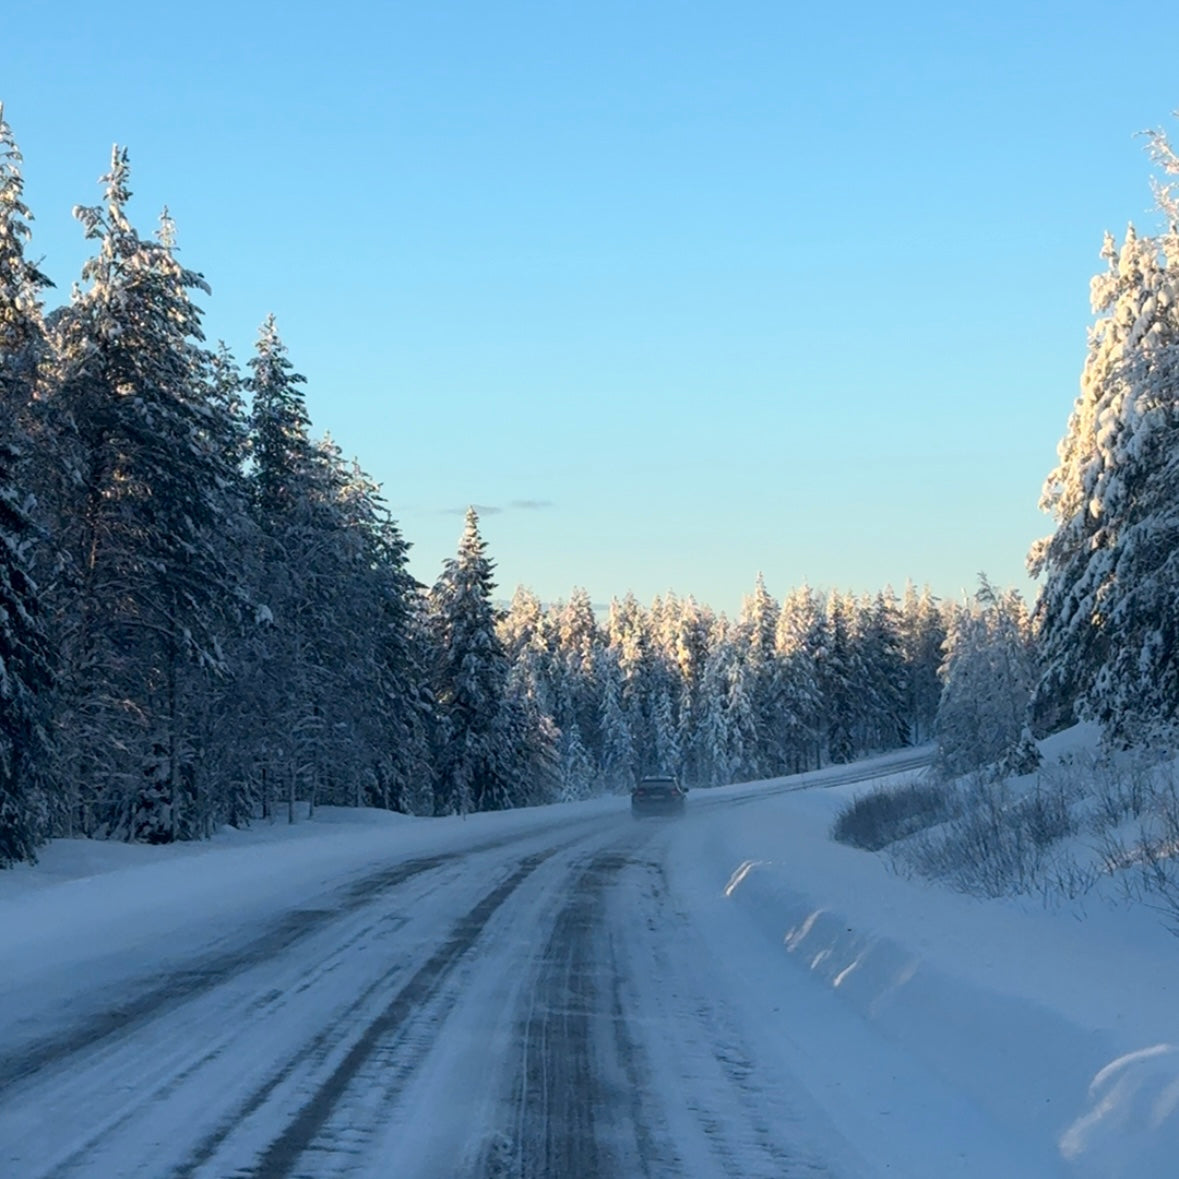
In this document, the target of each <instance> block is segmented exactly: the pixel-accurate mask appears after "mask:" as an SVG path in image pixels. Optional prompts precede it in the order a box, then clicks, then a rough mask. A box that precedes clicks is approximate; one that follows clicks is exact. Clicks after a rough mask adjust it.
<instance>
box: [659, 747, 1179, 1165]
mask: <svg viewBox="0 0 1179 1179" xmlns="http://www.w3.org/2000/svg"><path fill="white" fill-rule="evenodd" d="M1056 752H1058V751H1055V750H1054V751H1053V753H1056ZM898 780H899V779H898ZM862 789H863V786H857V787H842V788H837V789H835V790H830V791H820V790H814V791H807V792H804V793H799V794H786V795H783V796H781V797H780V798H776V799H767V800H766V802H765V804H764V805H762V806H759V807H757V808H751V807H742V808H731V809H719V810H717V811H715V812H713V813H710V815H709V821H708V823H707V825H705V824H698V825H697V828H696V830H695V832H694V837H693V839H692V840H691V841H689V842H685V843H684V844H683V845H682V846H677V854H678V860H677V863H678V870H679V871H678V877H677V879H678V882H679V883H680V885H681V887H683V888H684V889H686V890H689V891H690V890H693V889H695V891H696V894H697V897H698V898H699V899H698V905H700V906H701V907H704V906H705V904H706V902H705V901H704V894H705V893H707V894H708V896H710V897H711V898H712V901H713V903H715V900H716V898H718V897H719V898H723V902H724V907H725V908H724V909H722V910H718V912H717V920H718V922H720V921H726V922H728V923H729V925H730V926H732V924H733V923H734V922H739V924H740V925H741V926H742V928H744V929H745V930H747V931H752V934H751V936H755V937H758V938H760V939H761V940H762V942H763V944H764V945H765V946H767V947H770V946H772V947H773V949H774V953H775V954H776V956H777V959H778V963H779V965H778V967H777V969H778V970H780V971H785V972H789V973H790V974H791V975H792V976H793V977H794V979H795V980H797V979H798V978H805V979H806V980H807V983H808V985H809V986H810V987H812V988H820V989H821V990H822V991H823V992H824V993H825V994H826V995H827V996H828V997H829V998H830V999H831V1000H832V1001H834V1002H835V1003H836V1004H838V1005H839V1007H840V1008H841V1009H842V1010H843V1011H844V1012H846V1013H851V1014H852V1015H853V1016H854V1017H855V1019H856V1020H858V1021H860V1022H861V1023H862V1025H863V1026H864V1027H866V1028H868V1029H870V1031H871V1033H872V1035H873V1036H874V1037H875V1038H877V1039H878V1040H879V1041H882V1042H883V1044H884V1045H885V1046H886V1047H889V1048H891V1049H893V1050H895V1051H893V1052H892V1054H891V1055H888V1054H886V1056H885V1058H884V1063H882V1065H881V1067H882V1068H884V1069H896V1068H898V1067H901V1066H900V1065H898V1064H897V1060H898V1058H900V1059H902V1060H903V1061H904V1062H905V1063H915V1064H917V1065H918V1066H919V1068H920V1070H922V1071H923V1072H924V1073H925V1074H926V1076H927V1077H928V1078H930V1079H931V1080H932V1081H933V1083H934V1085H935V1086H936V1085H937V1084H940V1085H941V1086H943V1087H946V1088H947V1089H952V1090H953V1092H954V1093H955V1094H957V1095H960V1096H961V1097H963V1098H964V1099H965V1101H966V1103H967V1105H968V1106H969V1107H972V1108H974V1109H976V1110H977V1111H978V1112H979V1113H980V1115H981V1117H982V1122H981V1123H980V1126H979V1127H976V1131H971V1130H969V1129H968V1128H967V1127H966V1125H965V1124H961V1123H960V1124H959V1125H957V1126H945V1125H942V1126H940V1127H934V1128H931V1132H932V1133H933V1134H934V1135H935V1136H936V1135H937V1134H939V1133H940V1134H942V1135H943V1136H947V1135H948V1141H947V1151H946V1157H950V1156H951V1155H952V1154H954V1151H953V1147H954V1146H955V1144H956V1145H957V1146H959V1147H960V1150H959V1151H958V1154H960V1155H962V1156H963V1161H962V1169H961V1170H960V1171H955V1172H954V1173H961V1174H971V1175H979V1176H982V1175H986V1174H988V1173H997V1172H995V1171H994V1169H993V1168H994V1167H995V1166H999V1165H1003V1166H1006V1165H1007V1164H998V1163H996V1162H995V1161H994V1160H990V1161H985V1162H984V1161H983V1160H984V1157H985V1151H986V1149H987V1147H985V1146H984V1143H983V1139H984V1138H986V1137H987V1136H988V1134H999V1135H1002V1136H1003V1137H1005V1138H1006V1139H1007V1140H1008V1141H1009V1142H1011V1143H1013V1144H1017V1146H1016V1149H1015V1155H1016V1157H1018V1158H1020V1159H1023V1160H1028V1161H1030V1163H1031V1165H1032V1170H1031V1171H1030V1172H1029V1173H1030V1174H1056V1173H1060V1174H1065V1175H1078V1176H1086V1177H1089V1176H1094V1177H1096V1176H1117V1175H1133V1176H1136V1177H1142V1176H1163V1175H1172V1174H1175V1173H1176V1164H1175V1159H1176V1158H1179V1113H1177V1107H1179V1008H1177V1007H1176V1003H1175V988H1176V981H1175V969H1174V961H1175V953H1176V949H1177V947H1176V943H1175V939H1174V938H1173V937H1172V936H1171V935H1170V934H1169V933H1168V932H1167V931H1166V930H1165V929H1164V928H1163V927H1162V926H1161V925H1160V923H1159V922H1158V920H1157V918H1156V917H1155V916H1154V915H1153V914H1151V913H1149V912H1148V911H1145V910H1143V909H1141V908H1138V909H1130V908H1126V907H1123V906H1118V905H1114V904H1112V903H1109V902H1105V901H1100V900H1099V901H1096V902H1090V904H1089V907H1088V910H1087V911H1086V910H1085V909H1082V908H1080V907H1073V908H1069V909H1066V910H1058V911H1052V912H1049V911H1045V910H1044V909H1042V908H1039V907H1037V906H1036V905H1035V904H1034V903H1031V902H1013V901H1002V902H991V901H980V900H977V899H974V898H970V897H965V896H960V895H957V894H953V893H950V892H947V891H945V890H943V889H941V888H938V887H936V886H933V885H930V884H927V883H924V882H918V881H911V880H905V879H901V878H899V877H897V876H896V875H894V874H892V873H891V872H890V870H889V868H888V867H887V865H886V862H885V861H884V860H883V859H882V858H881V857H878V856H875V855H871V854H869V853H865V852H860V851H856V850H854V849H851V848H847V847H844V846H842V845H839V844H835V843H833V842H832V841H830V839H829V838H828V831H829V829H830V825H831V822H832V820H833V818H834V816H835V814H836V813H837V811H838V810H839V808H840V807H841V806H842V805H844V804H845V803H846V802H847V800H848V799H849V798H850V797H851V796H852V795H853V794H854V793H856V792H857V791H858V790H862ZM719 930H720V926H719V925H718V936H728V935H729V934H730V933H731V929H730V930H728V931H726V932H725V933H724V934H722V933H720V932H719ZM815 1018H817V1019H819V1020H820V1022H822V1021H823V1020H824V1019H825V1017H823V1016H822V1015H821V1014H820V1015H819V1016H816V1017H815ZM824 1026H825V1027H826V1028H827V1029H828V1030H829V1029H830V1028H833V1027H835V1026H836V1023H835V1022H834V1021H833V1020H826V1022H825V1025H824ZM789 1034H790V1035H792V1036H793V1037H794V1038H795V1039H798V1038H799V1036H800V1033H799V1031H798V1029H797V1028H794V1029H792V1030H791V1031H790V1033H789ZM802 1040H803V1042H804V1043H805V1044H806V1045H807V1046H808V1047H809V1049H810V1050H811V1051H813V1052H814V1053H816V1054H821V1053H826V1052H830V1053H832V1054H833V1057H832V1061H831V1062H829V1064H830V1065H831V1066H832V1067H834V1075H836V1076H838V1074H839V1072H840V1070H841V1069H842V1070H845V1071H846V1073H847V1075H849V1076H850V1075H852V1074H855V1073H862V1072H863V1071H864V1069H865V1067H866V1065H865V1060H864V1054H863V1046H862V1043H857V1041H855V1040H852V1041H849V1042H848V1047H847V1054H846V1058H845V1059H842V1060H839V1058H838V1053H839V1051H840V1040H839V1039H838V1037H832V1038H831V1039H830V1042H828V1039H827V1033H826V1032H824V1030H823V1028H820V1029H819V1031H818V1032H817V1033H814V1034H811V1035H809V1036H803V1037H802ZM861 1080H862V1078H861ZM908 1084H909V1085H910V1086H912V1087H916V1089H917V1090H920V1088H921V1087H922V1085H923V1082H922V1081H921V1079H920V1076H917V1077H910V1079H909V1081H908ZM927 1088H928V1086H927ZM880 1092H881V1093H882V1094H885V1095H887V1093H888V1085H887V1083H886V1082H885V1081H884V1080H882V1081H881V1084H880ZM864 1097H865V1094H864V1092H863V1090H862V1089H861V1091H860V1093H859V1099H860V1100H863V1099H864ZM931 1099H932V1098H931ZM878 1100H880V1101H884V1100H887V1096H882V1097H880V1098H878ZM909 1104H910V1108H912V1106H913V1103H912V1102H910V1103H909ZM863 1113H864V1111H863V1110H861V1111H859V1116H861V1117H862V1115H863ZM987 1127H989V1129H987ZM910 1130H911V1131H912V1132H913V1133H917V1132H918V1131H917V1130H916V1128H914V1127H910ZM971 1157H973V1159H974V1160H975V1163H976V1164H977V1165H976V1166H975V1167H974V1169H971V1163H970V1159H971ZM914 1173H916V1172H914Z"/></svg>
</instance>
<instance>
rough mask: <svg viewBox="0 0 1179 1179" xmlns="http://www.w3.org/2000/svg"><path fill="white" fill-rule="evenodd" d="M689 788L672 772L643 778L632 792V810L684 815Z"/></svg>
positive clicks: (643, 812)
mask: <svg viewBox="0 0 1179 1179" xmlns="http://www.w3.org/2000/svg"><path fill="white" fill-rule="evenodd" d="M687 794H688V788H687V787H686V786H681V785H680V783H679V781H678V780H677V779H676V778H674V777H672V775H670V774H656V775H653V776H651V777H649V778H643V779H642V780H641V781H640V782H639V784H638V785H637V786H636V787H635V788H634V789H633V790H632V791H631V792H630V812H631V814H632V815H634V816H635V817H636V818H638V817H640V816H641V815H682V814H683V813H684V800H685V799H686V798H687Z"/></svg>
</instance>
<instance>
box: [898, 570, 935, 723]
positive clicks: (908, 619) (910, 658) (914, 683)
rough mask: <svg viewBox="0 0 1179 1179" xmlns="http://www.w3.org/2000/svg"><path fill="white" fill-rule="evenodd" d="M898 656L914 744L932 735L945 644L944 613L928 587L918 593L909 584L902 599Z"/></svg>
mask: <svg viewBox="0 0 1179 1179" xmlns="http://www.w3.org/2000/svg"><path fill="white" fill-rule="evenodd" d="M900 639H901V654H902V657H903V659H904V664H905V691H906V698H907V703H906V708H907V712H908V721H909V732H910V736H911V739H912V742H913V744H914V745H920V744H922V743H923V742H925V741H928V740H929V739H930V737H931V736H932V735H933V726H934V721H935V720H936V718H937V709H938V701H939V700H940V698H941V693H942V684H941V679H940V678H939V668H940V667H941V665H942V658H943V654H944V653H943V650H942V646H943V644H944V643H945V641H946V622H945V612H944V611H943V610H942V609H941V608H940V606H939V603H938V600H937V598H935V597H934V595H933V593H932V591H931V590H930V588H929V586H925V587H923V589H922V590H921V592H920V594H919V593H918V592H917V588H916V586H914V584H913V583H912V582H911V581H910V582H909V583H908V584H907V585H906V586H905V593H904V597H903V598H902V599H901V618H900Z"/></svg>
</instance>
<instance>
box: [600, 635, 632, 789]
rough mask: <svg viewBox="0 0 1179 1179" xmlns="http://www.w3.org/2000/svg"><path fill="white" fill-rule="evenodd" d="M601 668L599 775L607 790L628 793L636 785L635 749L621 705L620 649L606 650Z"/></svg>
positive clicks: (628, 723)
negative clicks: (618, 653) (617, 650)
mask: <svg viewBox="0 0 1179 1179" xmlns="http://www.w3.org/2000/svg"><path fill="white" fill-rule="evenodd" d="M598 669H599V677H600V681H601V695H602V718H601V722H600V724H599V726H598V727H599V731H600V732H601V735H602V736H601V750H600V753H599V756H598V767H599V769H598V777H599V779H600V780H601V782H602V785H603V787H604V789H606V790H610V791H614V792H615V793H618V794H622V793H629V792H630V791H631V790H632V789H633V788H634V784H635V768H634V767H635V749H634V738H633V737H632V735H631V731H630V722H629V721H628V720H627V716H626V712H625V710H624V709H623V707H622V673H621V671H620V669H619V666H618V656H617V652H616V651H614V650H613V649H609V650H607V651H605V652H603V653H602V656H601V658H600V660H599V663H598Z"/></svg>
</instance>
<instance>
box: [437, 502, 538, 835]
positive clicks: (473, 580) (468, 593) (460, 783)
mask: <svg viewBox="0 0 1179 1179" xmlns="http://www.w3.org/2000/svg"><path fill="white" fill-rule="evenodd" d="M493 574H494V564H493V562H492V561H491V559H490V558H489V557H488V556H487V544H486V542H485V541H484V540H483V538H482V537H481V536H480V535H479V516H478V513H477V512H476V511H475V509H474V508H473V507H472V508H468V509H467V515H466V523H465V526H464V528H463V534H462V537H461V539H460V541H459V546H458V553H457V555H456V556H454V557H452V558H450V559H449V560H448V561H447V562H446V564H445V566H444V568H443V572H442V576H441V577H440V578H439V579H438V581H437V583H436V584H435V586H434V589H433V592H432V593H431V614H432V617H433V619H434V624H435V628H436V631H435V633H436V640H437V644H438V652H439V655H438V666H437V673H436V677H435V685H436V688H435V691H436V697H437V700H438V705H439V708H440V711H441V718H442V726H443V727H442V732H441V735H440V737H441V743H440V748H439V751H438V781H437V787H436V794H435V803H434V813H435V814H440V815H447V814H466V813H467V812H469V811H482V810H502V809H504V808H506V807H509V806H512V805H514V804H515V802H517V801H518V800H517V799H514V798H513V797H512V796H511V793H510V790H509V786H508V783H506V782H505V780H504V776H503V775H504V768H505V762H506V761H507V758H506V756H505V753H506V752H507V751H506V749H505V745H506V744H507V741H508V736H509V734H508V731H507V729H506V726H505V717H504V715H503V714H504V710H505V704H504V701H505V693H506V687H507V679H508V671H509V667H508V660H507V656H506V654H505V653H504V649H503V645H502V644H501V643H500V640H499V636H498V635H497V634H496V617H495V610H494V607H493V604H492V593H493V591H494V589H495V582H494V580H493Z"/></svg>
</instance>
